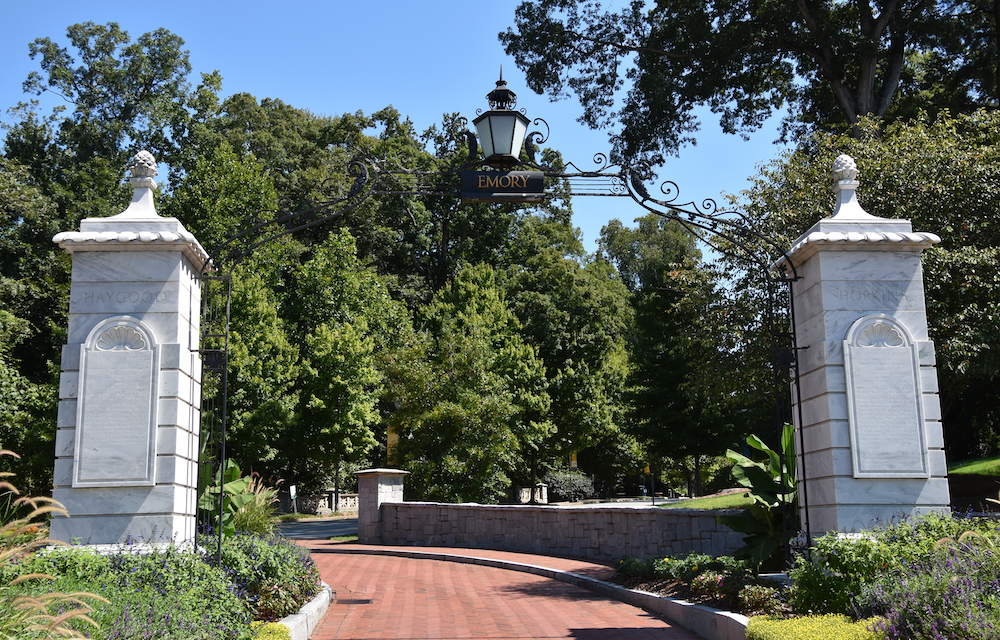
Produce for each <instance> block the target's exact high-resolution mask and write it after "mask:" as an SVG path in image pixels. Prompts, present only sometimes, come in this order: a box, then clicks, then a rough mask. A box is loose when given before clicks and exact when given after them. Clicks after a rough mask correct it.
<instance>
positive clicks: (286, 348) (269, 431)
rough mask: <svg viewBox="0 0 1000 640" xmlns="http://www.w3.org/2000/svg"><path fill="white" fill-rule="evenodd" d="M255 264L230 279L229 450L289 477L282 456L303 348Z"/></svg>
mask: <svg viewBox="0 0 1000 640" xmlns="http://www.w3.org/2000/svg"><path fill="white" fill-rule="evenodd" d="M253 266H254V265H253V263H252V262H251V263H248V264H247V265H245V266H243V267H241V268H239V269H237V271H236V272H235V273H234V277H233V280H232V302H231V306H232V311H231V315H232V320H231V323H230V337H229V389H228V398H227V400H228V402H227V407H228V427H227V449H228V453H229V455H230V456H232V457H233V458H235V459H236V460H237V461H238V462H239V464H240V467H241V468H243V469H246V470H249V471H256V472H259V473H261V474H262V475H263V476H264V477H270V476H273V477H274V478H275V479H278V478H283V479H286V480H288V479H289V478H286V477H285V475H284V473H285V471H286V468H285V466H284V464H285V458H284V457H283V456H282V455H281V454H282V452H283V451H284V450H285V447H286V446H287V444H288V442H287V440H286V436H287V435H288V433H289V432H290V431H291V429H292V426H293V424H294V418H295V409H296V406H297V404H298V398H299V393H300V391H299V389H298V388H297V387H296V382H297V380H298V375H299V367H300V362H299V348H298V346H297V345H296V344H295V343H293V342H292V341H291V340H290V339H289V335H288V326H287V324H286V322H285V321H284V320H283V319H282V318H281V317H280V316H279V314H278V304H277V302H276V300H275V299H274V298H275V296H274V294H273V293H271V291H270V290H269V289H268V287H267V285H266V282H265V280H264V279H263V278H261V276H260V275H259V274H257V273H255V272H254V269H253Z"/></svg>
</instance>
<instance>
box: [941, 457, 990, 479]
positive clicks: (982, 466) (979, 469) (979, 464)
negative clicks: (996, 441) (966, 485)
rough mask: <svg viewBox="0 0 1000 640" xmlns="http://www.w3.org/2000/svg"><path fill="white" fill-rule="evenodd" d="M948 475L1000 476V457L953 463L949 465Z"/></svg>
mask: <svg viewBox="0 0 1000 640" xmlns="http://www.w3.org/2000/svg"><path fill="white" fill-rule="evenodd" d="M948 473H950V474H953V475H962V474H966V473H975V474H978V475H983V476H1000V456H994V457H992V458H980V459H978V460H965V461H964V462H953V463H951V464H949V465H948Z"/></svg>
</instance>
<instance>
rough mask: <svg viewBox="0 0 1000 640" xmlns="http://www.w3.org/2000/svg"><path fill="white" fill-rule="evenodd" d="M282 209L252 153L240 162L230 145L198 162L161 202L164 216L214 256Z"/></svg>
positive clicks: (221, 147)
mask: <svg viewBox="0 0 1000 640" xmlns="http://www.w3.org/2000/svg"><path fill="white" fill-rule="evenodd" d="M277 206H278V196H277V192H276V191H275V188H274V184H273V183H272V181H271V179H270V176H269V175H266V174H265V171H264V167H263V166H262V165H261V163H260V162H258V161H257V159H256V158H255V157H254V156H253V155H252V154H247V155H245V156H244V157H243V158H240V157H238V156H237V155H236V153H234V152H233V150H232V148H231V147H230V146H229V143H228V142H222V143H221V144H220V145H219V146H218V147H215V148H214V149H211V151H210V154H209V155H208V156H206V157H203V158H198V159H197V160H195V162H194V166H193V167H192V168H191V170H190V171H189V172H188V173H186V174H185V176H184V179H183V180H182V181H181V182H180V184H179V185H178V186H177V187H176V188H175V189H173V190H172V191H171V192H170V193H169V194H168V195H167V197H165V198H161V199H160V203H159V205H158V209H159V213H160V215H163V216H170V217H174V218H177V219H178V220H180V221H181V222H182V223H183V224H184V226H185V227H186V228H187V230H188V231H190V232H191V233H193V234H194V235H195V237H196V238H198V241H199V242H201V244H202V246H204V247H205V248H206V250H208V251H210V252H214V251H215V250H216V249H217V248H218V247H219V246H221V245H222V244H223V243H224V242H225V241H226V240H228V239H229V238H231V237H232V236H233V235H235V234H236V232H237V231H239V230H241V228H242V227H243V226H244V225H245V224H246V222H247V221H249V220H254V219H257V218H259V217H263V216H265V215H266V214H267V213H268V212H270V211H273V210H274V209H276V208H277Z"/></svg>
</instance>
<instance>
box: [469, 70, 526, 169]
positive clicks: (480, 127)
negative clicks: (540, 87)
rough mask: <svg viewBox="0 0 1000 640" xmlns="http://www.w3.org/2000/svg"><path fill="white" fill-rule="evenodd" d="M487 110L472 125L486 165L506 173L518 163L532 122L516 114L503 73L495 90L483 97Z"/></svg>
mask: <svg viewBox="0 0 1000 640" xmlns="http://www.w3.org/2000/svg"><path fill="white" fill-rule="evenodd" d="M486 99H487V100H489V102H490V110H489V111H487V112H486V113H484V114H482V115H480V116H479V117H477V118H476V119H475V120H473V121H472V123H473V124H474V125H476V131H477V132H478V133H479V144H480V145H481V146H482V147H483V155H484V156H485V158H486V160H485V162H486V164H488V165H490V166H491V167H493V168H495V169H506V168H509V167H513V166H514V165H516V164H517V163H518V159H519V157H520V155H521V145H522V144H523V143H524V135H525V133H527V131H528V124H529V123H530V122H531V121H530V120H528V118H527V116H525V115H524V114H523V113H521V112H520V111H515V110H514V106H515V105H516V104H517V95H516V94H515V93H514V92H513V91H511V90H510V89H508V88H507V83H506V82H505V81H504V79H503V69H501V70H500V79H499V80H497V88H496V89H494V90H493V91H490V92H489V93H488V94H487V95H486Z"/></svg>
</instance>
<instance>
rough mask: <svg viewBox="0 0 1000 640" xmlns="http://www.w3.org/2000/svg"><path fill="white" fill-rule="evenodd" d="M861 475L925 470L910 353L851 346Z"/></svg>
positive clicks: (856, 438)
mask: <svg viewBox="0 0 1000 640" xmlns="http://www.w3.org/2000/svg"><path fill="white" fill-rule="evenodd" d="M850 350H851V373H852V374H853V375H852V377H853V384H852V385H851V392H852V394H853V398H852V399H853V405H854V411H853V414H854V415H853V416H852V417H853V418H854V421H853V422H854V424H853V428H854V431H855V434H854V435H855V443H856V445H857V452H856V458H857V461H858V467H859V469H858V471H859V472H862V473H871V472H894V471H895V472H920V471H923V470H924V443H923V438H922V437H921V431H922V429H921V427H922V425H921V424H920V415H919V412H918V410H917V403H918V402H919V401H920V399H919V397H918V393H917V386H916V379H915V376H914V367H913V354H912V353H911V350H910V349H907V348H898V347H897V348H893V347H850Z"/></svg>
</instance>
